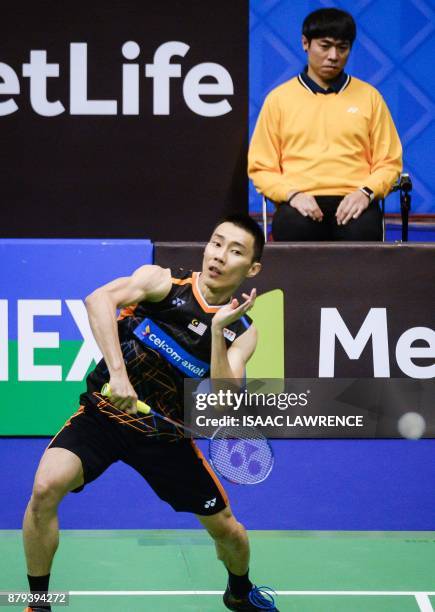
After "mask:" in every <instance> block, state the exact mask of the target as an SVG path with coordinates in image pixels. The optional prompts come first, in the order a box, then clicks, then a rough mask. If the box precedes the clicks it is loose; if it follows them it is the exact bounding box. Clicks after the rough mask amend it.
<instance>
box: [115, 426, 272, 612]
mask: <svg viewBox="0 0 435 612" xmlns="http://www.w3.org/2000/svg"><path fill="white" fill-rule="evenodd" d="M139 436H140V434H139ZM131 437H132V443H131V444H130V445H129V447H128V453H126V454H125V456H124V457H122V459H123V461H125V463H128V464H129V465H131V466H132V467H133V468H134V469H135V470H137V471H138V472H139V473H140V474H141V475H142V476H143V477H144V478H145V479H146V480H147V481H148V484H149V485H150V486H151V487H152V488H153V489H154V491H155V492H156V493H157V495H158V496H159V497H160V498H161V499H163V500H164V501H166V502H168V503H169V504H170V505H171V506H172V507H173V508H174V510H176V511H177V512H191V513H192V514H195V515H196V516H197V517H198V519H199V520H200V521H201V523H202V525H203V526H204V527H205V528H206V529H207V531H208V532H209V533H210V535H211V536H212V538H213V540H214V541H215V544H216V552H217V556H218V558H219V559H221V560H222V561H223V563H224V564H225V567H226V568H227V570H228V576H229V588H228V589H227V592H226V593H225V599H224V603H225V605H226V606H227V607H228V608H229V609H230V610H261V609H271V610H276V608H275V607H273V606H271V607H270V608H265V607H264V606H263V608H261V607H259V606H255V605H254V604H251V602H250V601H249V595H250V593H252V592H254V594H255V593H256V592H257V589H255V587H253V586H252V583H251V581H250V580H249V575H248V569H249V541H248V537H247V534H246V531H245V528H244V527H243V525H241V524H240V523H239V522H238V521H237V520H236V518H235V517H234V515H233V514H232V512H231V510H230V507H229V504H228V498H227V495H226V493H225V490H224V489H223V487H222V485H221V483H220V482H219V480H218V478H217V477H216V475H215V474H214V472H213V470H212V469H211V467H210V465H209V463H208V462H207V460H206V459H205V457H204V455H203V454H202V453H201V451H200V450H199V448H198V447H197V445H196V444H195V443H194V442H193V441H189V440H183V439H181V440H178V441H176V440H173V441H172V442H169V441H168V440H166V441H164V440H158V439H157V440H156V439H154V440H153V439H147V438H146V436H141V437H142V440H140V439H139V438H138V434H135V433H132V434H131ZM257 597H258V600H259V601H260V598H262V596H261V594H260V593H258V594H257ZM264 601H265V600H264V598H263V602H264ZM266 603H270V602H267V601H266Z"/></svg>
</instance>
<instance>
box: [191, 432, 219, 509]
mask: <svg viewBox="0 0 435 612" xmlns="http://www.w3.org/2000/svg"><path fill="white" fill-rule="evenodd" d="M190 443H191V445H192V448H193V450H194V451H195V454H196V455H197V457H198V458H199V459H201V461H202V463H203V465H204V467H205V469H206V470H207V472H208V473H209V474H210V476H211V477H212V478H213V481H214V483H215V485H216V486H217V488H218V489H219V492H220V494H221V495H222V497H223V499H224V502H225V504H226V505H227V506H228V505H229V499H228V496H227V494H226V492H225V489H224V488H223V486H222V484H221V483H220V481H219V478H218V477H217V476H216V474H215V473H214V471H213V469H212V467H211V465H210V464H209V462H208V461H207V459H206V458H205V457H204V455H203V454H202V452H201V451H200V450H199V448H198V447H197V446H196V444H195V442H194V441H193V440H192V439H191V440H190Z"/></svg>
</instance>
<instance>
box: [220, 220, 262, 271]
mask: <svg viewBox="0 0 435 612" xmlns="http://www.w3.org/2000/svg"><path fill="white" fill-rule="evenodd" d="M221 223H232V224H233V225H235V226H236V227H240V228H242V229H244V230H245V232H248V234H251V236H252V237H253V238H254V254H253V257H252V261H260V260H261V256H262V254H263V248H264V234H263V230H262V229H260V226H259V225H258V223H257V222H256V221H254V219H253V218H252V217H250V216H249V215H245V214H243V213H234V214H232V215H227V216H226V217H224V218H223V219H221V220H220V221H219V223H217V224H216V226H215V229H216V227H217V226H218V225H220V224H221Z"/></svg>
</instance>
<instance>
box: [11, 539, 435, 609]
mask: <svg viewBox="0 0 435 612" xmlns="http://www.w3.org/2000/svg"><path fill="white" fill-rule="evenodd" d="M250 540H251V547H252V562H251V576H252V578H253V579H254V580H255V581H256V582H257V584H265V585H269V586H273V587H274V589H275V590H276V591H277V592H278V597H277V604H278V607H279V610H280V611H281V612H286V611H288V612H290V611H291V612H408V611H409V612H412V611H413V612H418V611H420V612H433V611H434V610H435V532H320V531H317V532H313V531H251V532H250ZM0 569H1V572H0V576H1V581H2V582H1V584H0V591H26V590H27V583H26V577H25V565H24V556H23V552H22V545H21V532H19V531H14V530H8V531H0ZM225 582H226V573H225V571H224V569H223V566H222V565H221V564H220V563H218V562H217V561H216V560H215V555H214V547H213V544H212V542H211V540H210V538H209V537H208V535H207V534H206V533H205V532H204V531H200V530H199V531H197V530H180V531H176V530H174V531H166V530H164V531H163V530H162V531H128V530H125V531H63V532H62V533H61V542H60V548H59V550H58V553H57V556H56V559H55V564H54V568H53V571H52V583H51V590H52V591H69V593H70V601H69V606H68V607H67V608H63V607H59V606H58V607H57V608H56V607H55V608H54V610H62V609H65V610H71V611H72V612H99V611H103V610H104V611H105V612H112V611H115V610H117V611H122V612H140V611H142V610H144V611H146V610H150V611H151V610H152V611H153V612H172V611H173V612H188V611H189V612H218V611H223V610H225V608H224V606H223V604H222V603H221V596H222V591H223V588H224V586H225ZM23 607H24V606H23V605H21V606H20V607H17V608H15V607H13V608H10V609H15V610H18V609H23ZM4 609H5V610H6V608H4Z"/></svg>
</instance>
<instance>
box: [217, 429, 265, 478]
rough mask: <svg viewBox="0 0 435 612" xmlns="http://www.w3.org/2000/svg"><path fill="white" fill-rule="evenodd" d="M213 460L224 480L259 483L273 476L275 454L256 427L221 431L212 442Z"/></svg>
mask: <svg viewBox="0 0 435 612" xmlns="http://www.w3.org/2000/svg"><path fill="white" fill-rule="evenodd" d="M209 451H210V459H211V462H212V464H213V467H214V468H215V469H216V471H218V472H219V473H220V474H221V475H222V476H224V478H227V479H228V480H230V481H231V482H235V483H238V484H257V483H259V482H262V481H263V480H265V479H266V478H267V476H268V475H269V474H270V471H271V469H272V467H273V453H272V449H271V447H270V445H269V442H268V441H267V439H266V438H265V436H263V434H262V433H260V432H259V431H257V430H256V429H254V428H250V427H249V428H243V429H241V428H230V427H223V428H220V429H219V430H218V431H217V432H216V433H215V435H214V436H213V438H212V439H211V440H210V449H209Z"/></svg>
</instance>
